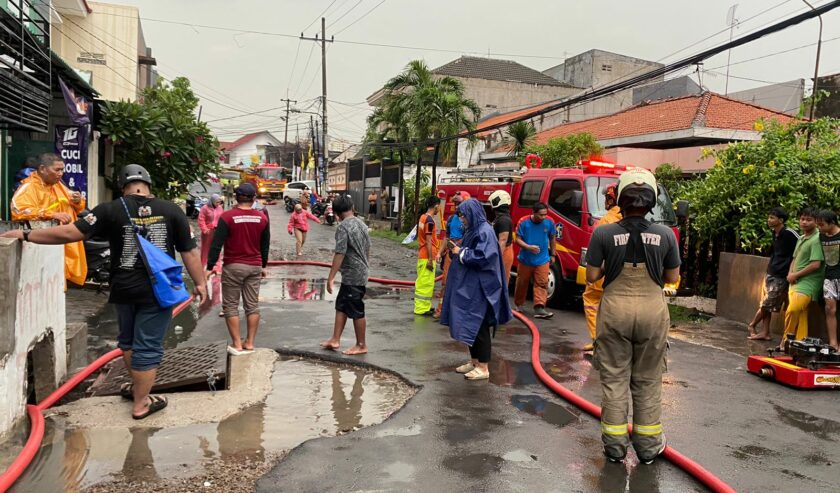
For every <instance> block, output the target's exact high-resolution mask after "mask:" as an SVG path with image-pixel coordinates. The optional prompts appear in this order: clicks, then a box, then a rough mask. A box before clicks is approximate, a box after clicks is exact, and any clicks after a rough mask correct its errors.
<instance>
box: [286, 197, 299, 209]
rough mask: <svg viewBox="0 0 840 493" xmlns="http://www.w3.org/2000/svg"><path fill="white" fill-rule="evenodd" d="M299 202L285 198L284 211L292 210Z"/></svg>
mask: <svg viewBox="0 0 840 493" xmlns="http://www.w3.org/2000/svg"><path fill="white" fill-rule="evenodd" d="M298 204H300V200H298V199H291V198H286V212H294V211H295V206H296V205H298Z"/></svg>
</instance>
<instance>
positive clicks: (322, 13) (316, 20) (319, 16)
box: [302, 0, 346, 31]
mask: <svg viewBox="0 0 840 493" xmlns="http://www.w3.org/2000/svg"><path fill="white" fill-rule="evenodd" d="M337 1H338V0H333V1H332V2H330V4H329V5H327V8H325V9H324V11H323V12H321V13H320V14H318V15H317V16H315V18H314V19H312V22H310V23H309V24H307V25H306V27H304V28H303V29H302V31H306V30H307V29H309V28H310V27H312V24H315V23H316V22H318V19H320V18H321V17H324V14H326V13H327V11H328V10H330V7H332V6H333V5H335V2H337ZM345 1H346V0H345ZM343 3H344V2H342V4H343Z"/></svg>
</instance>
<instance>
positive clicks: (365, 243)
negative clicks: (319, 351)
mask: <svg viewBox="0 0 840 493" xmlns="http://www.w3.org/2000/svg"><path fill="white" fill-rule="evenodd" d="M333 212H335V214H336V216H337V217H338V220H339V221H341V222H340V223H339V225H338V229H337V230H336V232H335V256H334V257H333V262H332V268H331V269H330V275H329V277H328V278H327V292H329V293H330V294H332V292H333V282H334V281H335V275H336V274H337V273H339V272H341V288H340V289H339V290H338V296H337V297H336V299H335V325H334V327H333V336H332V337H331V338H330V339H327V340H326V341H324V342H322V343H321V347H322V348H324V349H330V350H336V349H338V348H339V347H340V345H341V333H342V332H344V326H345V325H346V324H347V319H348V318H349V319H352V320H353V329H354V330H355V332H356V345H355V346H353V347H351V348H350V349H348V350H346V351H344V354H347V355H355V354H364V353H367V352H368V349H367V344H366V343H365V329H366V328H367V321H366V320H365V302H364V297H365V285H366V284H367V281H368V270H369V267H368V256H369V254H370V236H369V235H368V228H367V225H366V224H365V223H364V222H363V221H362V220H361V219H359V218H358V217H356V214H355V213H354V212H353V202H352V199H351V198H350V197H349V196H340V197H338V198H337V199H335V200H334V201H333Z"/></svg>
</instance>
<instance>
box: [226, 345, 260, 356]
mask: <svg viewBox="0 0 840 493" xmlns="http://www.w3.org/2000/svg"><path fill="white" fill-rule="evenodd" d="M227 352H228V354H229V355H231V356H243V355H246V354H251V353H253V352H254V350H253V349H236V348H235V347H233V346H228V348H227Z"/></svg>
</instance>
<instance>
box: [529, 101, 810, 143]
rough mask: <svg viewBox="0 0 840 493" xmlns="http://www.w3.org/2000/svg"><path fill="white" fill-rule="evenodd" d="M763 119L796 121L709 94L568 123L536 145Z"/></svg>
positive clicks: (740, 126)
mask: <svg viewBox="0 0 840 493" xmlns="http://www.w3.org/2000/svg"><path fill="white" fill-rule="evenodd" d="M761 118H765V119H776V120H779V121H781V122H789V121H791V120H793V119H794V118H793V117H792V116H790V115H788V114H785V113H781V112H778V111H775V110H772V109H769V108H762V107H760V106H755V105H752V104H749V103H745V102H743V101H737V100H734V99H729V98H727V97H724V96H721V95H719V94H713V93H710V92H706V93H703V94H698V95H692V96H684V97H680V98H674V99H668V100H663V101H655V102H650V103H641V104H638V105H636V106H633V107H631V108H627V109H626V110H623V111H620V112H618V113H615V114H612V115H609V116H603V117H598V118H593V119H591V120H584V121H580V122H574V123H566V124H563V125H560V126H557V127H554V128H550V129H548V130H544V131H542V132H539V133H537V135H536V139H535V143H537V144H545V143H546V142H548V140H550V139H552V138H554V137H559V136H565V135H571V134H576V133H589V134H591V135H592V136H593V137H595V139H597V140H609V139H618V138H624V137H633V136H638V135H646V134H654V133H661V132H673V131H677V130H685V129H689V128H692V127H700V128H704V127H705V128H719V129H726V130H753V124H754V123H755V121H756V120H759V119H761Z"/></svg>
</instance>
